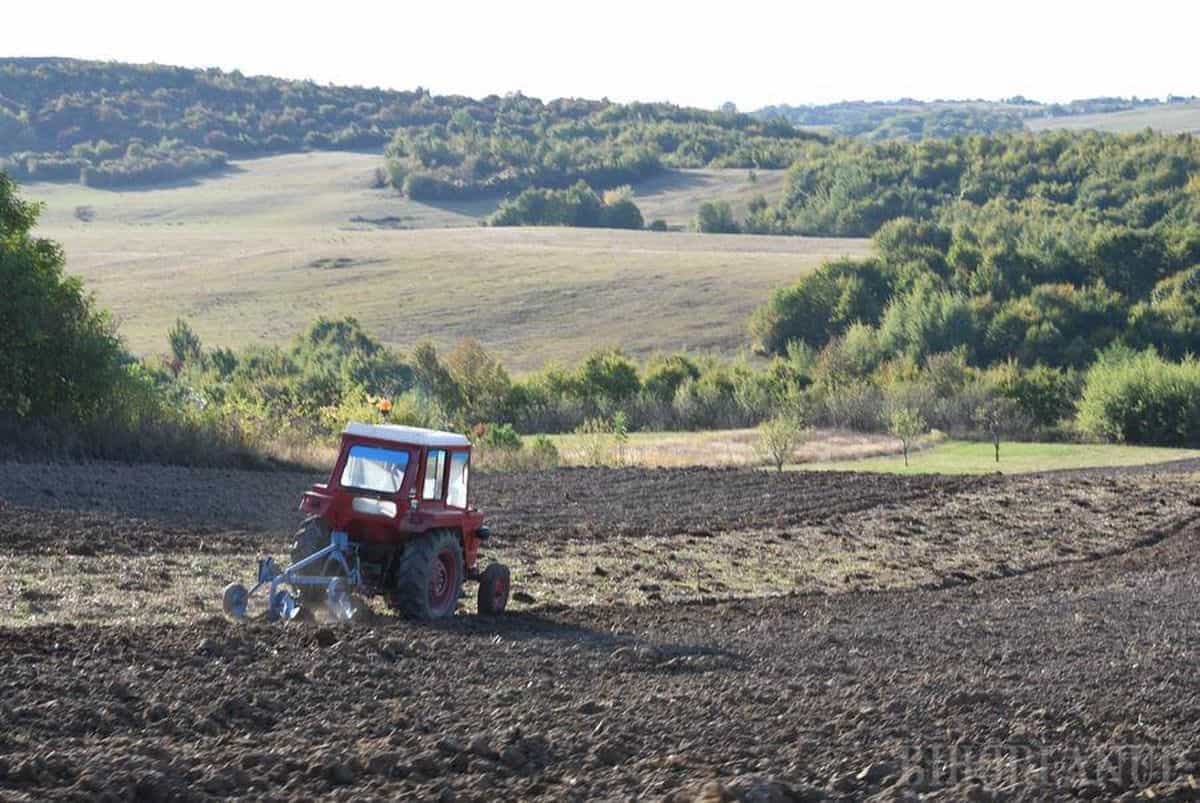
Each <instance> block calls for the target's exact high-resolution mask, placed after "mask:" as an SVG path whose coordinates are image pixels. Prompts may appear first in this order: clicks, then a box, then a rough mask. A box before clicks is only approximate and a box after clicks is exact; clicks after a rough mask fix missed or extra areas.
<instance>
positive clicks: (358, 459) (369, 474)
mask: <svg viewBox="0 0 1200 803" xmlns="http://www.w3.org/2000/svg"><path fill="white" fill-rule="evenodd" d="M406 468H408V452H401V451H397V450H395V449H384V448H383V447H381V446H367V445H366V444H361V443H360V444H356V445H354V446H351V447H350V454H349V456H347V458H346V467H345V468H344V469H342V481H341V482H342V486H343V487H345V488H361V489H362V490H364V491H376V492H378V493H385V494H392V493H395V492H396V491H398V490H400V486H402V485H403V484H404V470H405V469H406Z"/></svg>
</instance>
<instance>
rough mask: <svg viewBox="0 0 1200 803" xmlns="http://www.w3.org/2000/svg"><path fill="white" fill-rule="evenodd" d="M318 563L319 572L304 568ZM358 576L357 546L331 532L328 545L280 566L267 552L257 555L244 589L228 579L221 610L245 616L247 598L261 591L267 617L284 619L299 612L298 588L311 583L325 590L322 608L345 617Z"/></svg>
mask: <svg viewBox="0 0 1200 803" xmlns="http://www.w3.org/2000/svg"><path fill="white" fill-rule="evenodd" d="M318 565H319V566H320V567H321V573H320V574H311V573H309V572H306V571H305V570H306V569H308V570H311V569H312V568H315V567H317V566H318ZM361 579H362V578H361V574H360V568H359V562H358V549H357V547H356V546H355V545H353V544H351V543H350V540H349V538H348V537H347V535H346V533H344V532H333V533H330V536H329V545H328V546H326V547H323V548H322V549H319V550H317V551H316V552H314V553H312V554H311V555H309V556H308V557H306V558H304V559H303V560H299V561H297V562H295V563H293V564H292V565H291V566H288V567H286V568H284V569H282V570H281V569H279V567H278V566H277V565H276V564H275V561H274V560H273V559H272V558H271V557H270V556H267V557H264V558H260V559H259V561H258V581H257V582H256V583H255V585H254V587H253V588H251V589H248V590H247V588H246V587H245V586H244V585H242V584H241V583H230V584H229V585H227V586H226V587H225V592H224V598H223V600H222V601H223V604H224V608H225V613H226V614H227V615H228V616H230V617H232V618H234V619H239V620H240V619H245V618H246V611H247V608H248V606H249V602H250V598H251V597H252V596H254V595H255V594H259V593H265V595H266V603H267V610H266V619H267V621H269V622H277V621H288V620H290V619H294V618H295V617H296V616H297V615H298V614H299V613H300V608H301V595H300V593H299V592H300V589H301V588H302V587H304V586H309V587H314V586H315V587H317V588H323V589H324V590H325V608H326V610H328V611H329V614H330V616H331V617H332V618H333V619H335V620H337V621H345V620H347V619H350V617H351V616H353V615H354V606H353V603H352V602H351V599H350V592H351V591H353V590H354V589H356V588H358V586H359V585H360V583H361Z"/></svg>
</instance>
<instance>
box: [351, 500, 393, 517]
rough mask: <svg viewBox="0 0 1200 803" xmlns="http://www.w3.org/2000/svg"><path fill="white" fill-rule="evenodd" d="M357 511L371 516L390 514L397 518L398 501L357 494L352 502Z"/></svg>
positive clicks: (389, 515)
mask: <svg viewBox="0 0 1200 803" xmlns="http://www.w3.org/2000/svg"><path fill="white" fill-rule="evenodd" d="M350 506H351V507H352V508H354V512H355V513H366V514H367V515H369V516H388V517H389V518H395V516H396V503H395V502H388V501H386V500H383V499H371V498H369V497H366V496H356V497H354V501H353V502H351V503H350Z"/></svg>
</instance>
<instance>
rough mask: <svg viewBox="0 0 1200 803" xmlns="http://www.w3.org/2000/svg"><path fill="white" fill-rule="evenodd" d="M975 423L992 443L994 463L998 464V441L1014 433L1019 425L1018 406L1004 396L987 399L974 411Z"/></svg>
mask: <svg viewBox="0 0 1200 803" xmlns="http://www.w3.org/2000/svg"><path fill="white" fill-rule="evenodd" d="M974 417H975V423H976V425H977V426H978V427H979V428H980V429H981V430H983V432H984V433H985V434H986V435H987V436H988V438H989V439H990V440H991V441H992V446H993V448H994V449H995V453H996V462H997V463H999V462H1000V441H1001V439H1002V438H1005V437H1008V436H1010V435H1012V434H1013V433H1014V432H1016V431H1017V430H1018V429H1019V428H1020V425H1021V408H1020V406H1019V405H1018V404H1017V403H1016V402H1015V401H1013V400H1012V399H1009V398H1007V397H1005V396H996V397H993V398H991V399H988V400H987V401H985V402H984V403H983V404H981V405H979V407H977V408H976V409H975V416H974Z"/></svg>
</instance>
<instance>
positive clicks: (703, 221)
mask: <svg viewBox="0 0 1200 803" xmlns="http://www.w3.org/2000/svg"><path fill="white" fill-rule="evenodd" d="M692 225H693V227H694V228H695V229H696V231H700V232H704V233H705V234H737V233H738V231H739V229H738V224H737V221H736V220H735V219H734V217H733V207H731V206H730V205H729V202H728V201H705V202H704V203H702V204H700V208H699V209H698V210H697V211H696V218H695V220H694V221H693V223H692Z"/></svg>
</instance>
